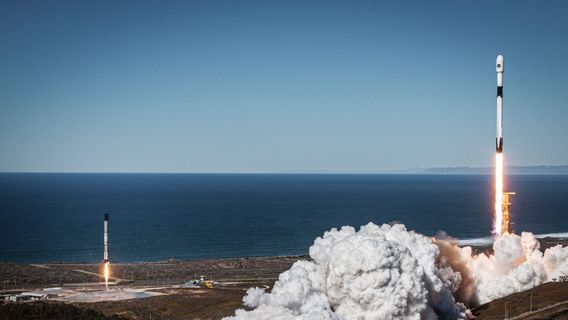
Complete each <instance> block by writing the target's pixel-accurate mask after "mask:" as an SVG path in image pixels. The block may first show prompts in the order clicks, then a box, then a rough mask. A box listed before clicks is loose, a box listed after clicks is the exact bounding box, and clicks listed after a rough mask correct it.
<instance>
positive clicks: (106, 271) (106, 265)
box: [104, 262, 110, 290]
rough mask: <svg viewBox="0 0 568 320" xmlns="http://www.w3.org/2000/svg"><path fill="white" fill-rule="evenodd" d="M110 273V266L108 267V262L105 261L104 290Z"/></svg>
mask: <svg viewBox="0 0 568 320" xmlns="http://www.w3.org/2000/svg"><path fill="white" fill-rule="evenodd" d="M109 274H110V267H109V263H108V262H105V266H104V276H105V288H106V290H108V277H109Z"/></svg>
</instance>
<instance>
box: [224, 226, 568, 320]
mask: <svg viewBox="0 0 568 320" xmlns="http://www.w3.org/2000/svg"><path fill="white" fill-rule="evenodd" d="M493 249H494V254H493V255H486V254H479V255H472V249H471V248H470V247H465V248H460V247H458V246H457V245H456V244H455V243H453V242H452V241H448V240H435V239H432V238H429V237H426V236H423V235H420V234H417V233H415V232H413V231H407V230H406V228H405V226H404V225H402V224H395V225H388V224H384V225H382V226H377V225H375V224H373V223H369V224H367V225H366V226H363V227H361V228H360V229H359V231H356V230H355V229H354V228H353V227H343V228H341V229H340V230H337V229H335V228H334V229H331V230H330V231H328V232H326V233H325V234H324V235H323V237H321V238H317V239H316V240H315V242H314V244H313V245H312V246H311V247H310V250H309V253H310V257H311V259H312V261H298V262H296V263H295V264H294V265H293V266H292V267H291V268H290V270H287V271H285V272H283V273H282V274H281V275H280V277H279V279H278V281H276V283H275V284H274V287H273V288H272V291H271V292H270V293H268V292H265V290H264V289H260V288H250V289H249V290H248V291H247V294H246V296H245V297H244V298H243V301H244V303H245V305H246V306H247V307H249V308H251V310H250V311H247V310H242V309H240V310H237V311H236V314H235V316H234V317H230V318H227V319H233V320H245V319H306V320H307V319H314V320H317V319H321V320H324V319H467V318H470V312H469V310H467V309H466V307H465V305H464V304H463V303H461V302H464V303H467V304H469V305H475V304H478V303H484V302H487V301H490V300H493V299H496V298H499V297H502V296H505V295H508V294H511V293H513V292H518V291H522V290H526V289H529V288H532V287H534V286H536V285H539V284H541V283H543V282H546V281H549V280H550V279H552V278H556V277H558V276H560V275H567V274H568V247H565V248H563V247H561V246H557V247H554V248H550V249H547V250H546V251H545V253H544V254H543V253H541V252H540V251H539V243H538V241H537V240H536V239H535V237H534V236H533V235H532V234H531V233H523V234H522V235H521V236H517V235H507V236H503V237H499V238H498V239H496V241H495V243H494V246H493Z"/></svg>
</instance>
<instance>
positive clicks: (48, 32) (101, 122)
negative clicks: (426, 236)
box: [0, 0, 568, 172]
mask: <svg viewBox="0 0 568 320" xmlns="http://www.w3.org/2000/svg"><path fill="white" fill-rule="evenodd" d="M567 16H568V2H567V1H560V0H559V1H545V2H543V1H519V0H511V1H465V0H451V1H421V0H420V1H376V2H364V1H341V2H335V1H333V2H332V1H281V0H278V1H267V0H262V1H180V2H174V1H155V2H145V1H44V0H41V1H20V0H18V1H13V2H12V1H5V0H4V1H1V2H0V171H58V172H62V171H73V172H76V171H88V172H286V171H304V170H305V171H312V170H323V171H326V170H329V171H341V172H363V171H383V170H395V169H404V168H412V167H437V166H462V165H464V166H490V165H491V164H492V161H493V153H494V147H495V91H496V89H495V86H496V79H495V78H496V76H495V57H496V55H497V54H498V53H502V54H504V56H505V88H504V94H505V97H504V108H505V117H504V118H505V119H504V121H505V129H504V135H505V138H504V139H505V142H504V152H505V154H506V159H507V160H508V163H509V164H516V165H540V164H566V163H568V142H567V138H568V19H567Z"/></svg>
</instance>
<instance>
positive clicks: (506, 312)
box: [505, 302, 509, 320]
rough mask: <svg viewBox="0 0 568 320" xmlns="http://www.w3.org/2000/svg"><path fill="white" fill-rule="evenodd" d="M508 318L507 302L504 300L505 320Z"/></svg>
mask: <svg viewBox="0 0 568 320" xmlns="http://www.w3.org/2000/svg"><path fill="white" fill-rule="evenodd" d="M508 319H509V309H507V302H505V320H508Z"/></svg>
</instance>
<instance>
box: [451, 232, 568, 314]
mask: <svg viewBox="0 0 568 320" xmlns="http://www.w3.org/2000/svg"><path fill="white" fill-rule="evenodd" d="M539 249H540V243H539V242H538V240H537V239H536V238H535V236H534V235H533V234H532V233H530V232H523V233H521V235H520V236H519V235H515V234H510V235H504V236H500V237H498V238H496V239H495V242H494V243H493V254H492V255H486V254H483V253H482V254H479V255H472V249H471V247H464V248H457V247H456V250H455V252H457V256H453V257H451V258H450V259H448V261H449V264H450V265H452V266H454V265H455V266H459V265H462V266H463V265H465V266H467V268H466V269H464V270H463V271H462V272H461V274H464V275H467V277H468V278H470V279H473V281H471V282H470V283H469V284H468V286H469V289H468V290H469V291H471V293H472V295H471V296H470V300H469V301H466V300H463V299H462V300H461V301H464V302H469V303H471V304H473V305H475V304H483V303H486V302H489V301H491V300H494V299H497V298H500V297H503V296H506V295H509V294H511V293H514V292H520V291H524V290H528V289H531V288H534V287H536V286H538V285H540V284H542V283H544V282H547V281H551V280H552V279H554V278H558V277H559V276H562V275H568V259H566V258H568V247H562V246H561V245H557V246H556V247H552V248H549V249H546V250H545V251H544V253H542V252H541V251H540V250H539ZM456 262H457V264H456ZM458 268H459V267H454V269H458ZM464 287H465V286H464V285H463V284H462V288H464Z"/></svg>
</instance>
